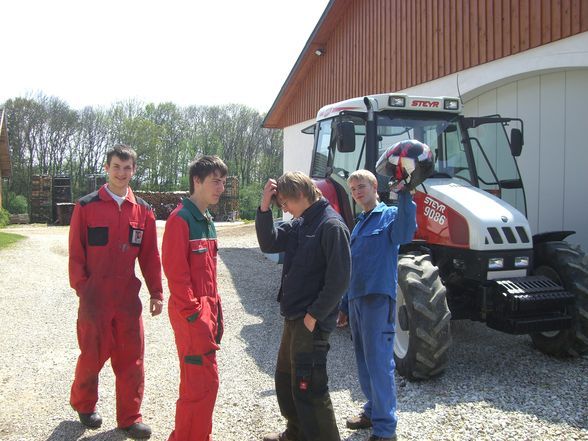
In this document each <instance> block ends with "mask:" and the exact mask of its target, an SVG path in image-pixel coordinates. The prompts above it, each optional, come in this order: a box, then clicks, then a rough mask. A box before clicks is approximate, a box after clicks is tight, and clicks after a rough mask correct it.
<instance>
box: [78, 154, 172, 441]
mask: <svg viewBox="0 0 588 441" xmlns="http://www.w3.org/2000/svg"><path fill="white" fill-rule="evenodd" d="M136 161H137V155H136V153H135V151H134V150H133V149H132V148H130V147H128V146H125V145H117V146H115V147H114V148H113V149H111V150H110V151H109V152H108V153H107V155H106V166H105V169H106V172H107V174H108V184H105V185H104V186H103V187H101V188H100V189H99V190H98V191H95V192H94V193H90V194H89V195H87V196H84V197H83V198H81V199H80V200H79V201H78V204H77V205H76V207H75V209H74V212H73V215H72V219H71V224H70V230H69V279H70V284H71V286H72V288H74V289H75V290H76V293H77V295H78V297H79V310H78V321H77V332H78V343H79V346H80V356H79V358H78V363H77V366H76V372H75V378H74V382H73V385H72V388H71V397H70V403H71V405H72V407H73V408H74V409H75V410H76V411H77V412H78V415H79V418H80V421H81V422H82V424H84V425H85V426H87V427H90V428H98V427H100V425H101V424H102V417H101V416H100V415H99V414H98V412H97V411H96V402H97V401H98V374H99V373H100V370H101V369H102V366H103V365H104V363H105V362H106V360H108V359H109V358H110V361H111V364H112V369H113V371H114V374H115V376H116V418H117V423H118V427H119V428H120V429H122V430H124V431H125V432H126V433H127V436H129V437H131V438H135V439H144V438H149V437H150V436H151V429H150V428H149V426H147V425H146V424H144V423H143V422H142V416H141V409H140V408H141V401H142V399H143V389H144V384H145V380H144V371H143V353H144V336H143V322H142V319H141V310H142V305H141V300H140V299H139V289H140V288H141V282H140V281H139V279H138V278H137V277H136V276H135V260H136V259H137V258H139V264H140V266H141V272H142V273H143V276H144V277H145V280H146V282H147V287H148V288H149V292H150V294H151V303H150V305H149V309H150V311H151V315H154V316H155V315H158V314H160V313H161V310H162V307H163V290H162V287H161V263H160V259H159V251H158V250H157V232H156V227H155V216H154V215H153V211H152V209H151V207H150V206H149V204H147V203H146V202H145V201H144V200H142V199H141V198H138V197H135V196H134V195H133V192H132V190H131V189H130V187H129V181H130V180H131V178H132V177H133V174H134V173H135V167H136Z"/></svg>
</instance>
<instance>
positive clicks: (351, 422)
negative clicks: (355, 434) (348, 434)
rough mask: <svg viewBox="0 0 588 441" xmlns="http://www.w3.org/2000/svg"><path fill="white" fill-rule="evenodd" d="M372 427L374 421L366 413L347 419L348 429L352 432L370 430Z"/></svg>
mask: <svg viewBox="0 0 588 441" xmlns="http://www.w3.org/2000/svg"><path fill="white" fill-rule="evenodd" d="M370 427H372V420H370V419H369V418H368V417H367V416H366V414H365V413H363V412H362V413H360V414H359V415H357V416H353V417H350V418H347V428H348V429H351V430H358V429H369V428H370Z"/></svg>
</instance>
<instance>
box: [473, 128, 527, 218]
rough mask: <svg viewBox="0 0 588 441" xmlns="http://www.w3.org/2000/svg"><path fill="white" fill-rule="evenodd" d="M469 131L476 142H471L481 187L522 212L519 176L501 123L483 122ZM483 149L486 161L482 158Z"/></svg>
mask: <svg viewBox="0 0 588 441" xmlns="http://www.w3.org/2000/svg"><path fill="white" fill-rule="evenodd" d="M468 132H469V135H470V136H471V137H474V138H476V139H477V140H478V142H479V144H478V143H472V145H473V146H474V148H473V154H474V161H475V163H476V170H477V173H478V179H479V181H480V188H481V189H483V190H486V191H488V192H490V193H493V194H495V195H496V196H498V197H500V198H502V199H504V200H505V201H507V202H508V203H509V204H511V205H513V206H514V207H516V208H517V209H518V210H519V211H521V212H522V213H525V212H526V201H525V195H524V190H523V188H522V183H521V177H520V174H519V170H518V168H517V165H516V162H515V160H514V158H513V156H512V154H511V151H510V146H509V141H508V138H507V135H506V131H505V128H504V127H503V125H502V123H499V122H497V123H488V124H482V125H480V126H478V127H475V128H471V129H468ZM476 146H477V148H476ZM482 149H483V152H482ZM484 153H485V154H486V156H487V158H488V161H486V159H485V158H484ZM507 183H508V184H507Z"/></svg>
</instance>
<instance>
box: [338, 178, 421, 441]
mask: <svg viewBox="0 0 588 441" xmlns="http://www.w3.org/2000/svg"><path fill="white" fill-rule="evenodd" d="M347 182H348V185H349V188H350V190H351V196H352V197H353V199H354V200H355V202H356V203H357V204H358V205H359V206H361V208H362V209H363V212H362V213H361V214H360V215H359V217H358V222H357V224H356V225H355V228H354V229H353V232H352V234H351V259H352V265H351V267H352V272H351V281H350V283H349V290H348V291H347V294H346V295H345V296H344V297H343V300H342V302H341V311H340V313H339V317H338V325H339V326H344V325H345V324H347V323H348V322H349V325H350V327H351V334H352V336H353V345H354V349H355V358H356V361H357V371H358V375H359V383H360V386H361V390H362V391H363V393H364V395H365V397H366V398H367V402H366V403H365V405H364V406H363V411H362V412H361V413H360V414H359V415H358V416H354V417H351V418H349V419H348V420H347V427H348V428H350V429H366V428H369V427H372V434H371V436H370V437H369V438H368V440H369V441H390V440H396V423H397V417H396V385H395V383H394V367H395V366H394V333H395V330H394V318H395V317H394V316H395V308H396V282H397V266H398V248H399V245H401V244H404V243H409V242H411V241H412V238H413V236H414V233H415V231H416V204H415V203H414V202H413V200H412V196H411V194H410V192H409V191H407V190H402V191H400V192H399V193H398V206H397V207H388V206H387V205H386V204H384V203H382V202H379V203H378V193H377V189H378V184H377V180H376V177H375V176H374V174H373V173H371V172H370V171H368V170H357V171H356V172H354V173H352V174H351V176H349V178H348V180H347Z"/></svg>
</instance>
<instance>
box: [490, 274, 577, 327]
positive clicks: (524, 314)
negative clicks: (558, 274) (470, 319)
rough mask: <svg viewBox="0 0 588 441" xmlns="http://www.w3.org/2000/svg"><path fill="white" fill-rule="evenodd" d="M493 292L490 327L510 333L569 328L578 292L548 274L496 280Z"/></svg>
mask: <svg viewBox="0 0 588 441" xmlns="http://www.w3.org/2000/svg"><path fill="white" fill-rule="evenodd" d="M492 291H493V294H492V296H491V299H492V300H491V302H492V304H491V305H489V306H490V308H489V309H490V310H491V312H490V313H489V314H488V316H487V320H486V321H487V324H488V326H489V327H490V328H493V329H497V330H500V331H503V332H507V333H509V334H529V333H533V332H548V331H557V330H561V329H569V328H570V327H571V326H572V318H571V316H570V314H569V312H568V311H569V310H570V309H571V306H573V304H574V302H575V296H574V295H573V294H571V293H569V292H568V291H566V290H565V289H564V288H563V287H562V286H561V285H559V284H558V283H556V282H554V281H552V280H551V279H548V278H547V277H544V276H529V277H515V278H511V279H502V280H495V281H494V286H493V290H492Z"/></svg>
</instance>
